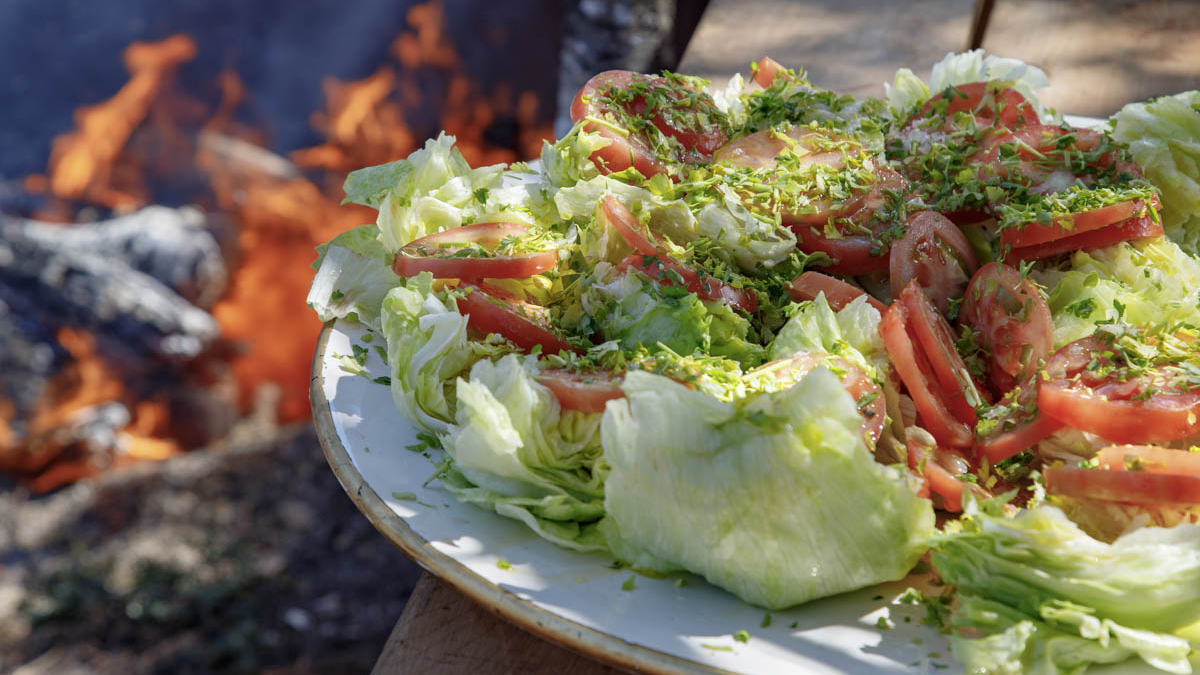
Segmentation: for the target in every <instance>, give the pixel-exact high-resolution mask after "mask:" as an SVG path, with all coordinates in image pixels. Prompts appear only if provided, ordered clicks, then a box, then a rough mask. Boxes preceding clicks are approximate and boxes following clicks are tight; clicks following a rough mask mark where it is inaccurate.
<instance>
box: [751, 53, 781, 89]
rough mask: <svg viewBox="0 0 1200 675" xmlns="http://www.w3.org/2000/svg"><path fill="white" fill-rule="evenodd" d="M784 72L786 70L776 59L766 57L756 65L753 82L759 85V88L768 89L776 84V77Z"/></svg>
mask: <svg viewBox="0 0 1200 675" xmlns="http://www.w3.org/2000/svg"><path fill="white" fill-rule="evenodd" d="M782 70H786V68H784V67H783V66H781V65H780V64H779V62H778V61H776V60H775V59H773V58H771V57H769V56H764V57H762V58H761V59H759V61H758V63H756V64H754V76H753V78H752V79H753V80H754V81H755V82H756V83H758V86H760V87H762V88H764V89H766V88H767V87H769V86H771V85H772V84H773V83H774V82H775V75H776V74H777V73H779V72H780V71H782Z"/></svg>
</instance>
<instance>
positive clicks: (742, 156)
mask: <svg viewBox="0 0 1200 675" xmlns="http://www.w3.org/2000/svg"><path fill="white" fill-rule="evenodd" d="M784 136H786V137H787V138H788V139H791V142H788V141H787V140H784V138H783V137H784ZM833 144H844V145H845V146H846V148H847V149H848V150H853V151H855V152H857V151H858V150H860V146H859V145H858V144H857V143H854V142H853V141H850V140H849V139H845V138H843V137H840V136H838V135H836V134H834V133H833V132H831V131H828V130H826V129H812V128H809V127H804V126H798V127H792V128H791V129H788V130H787V131H786V132H784V133H783V134H780V133H778V132H776V131H775V130H774V129H763V130H762V131H756V132H754V133H752V134H750V135H748V136H742V137H741V138H738V139H736V140H732V141H730V142H728V143H726V144H725V145H723V146H721V148H720V149H719V150H717V151H716V152H715V153H714V154H713V161H714V162H729V163H730V164H733V165H734V166H740V167H744V168H747V169H773V168H775V167H776V166H777V165H778V161H777V160H778V158H779V155H780V154H782V153H783V151H784V150H786V149H788V148H791V147H796V148H800V149H802V150H803V151H804V152H797V153H796V155H797V162H796V166H797V167H804V166H808V165H810V164H828V165H829V166H832V167H834V168H841V167H843V166H845V164H846V158H845V154H844V153H843V151H842V150H841V149H839V148H837V147H830V146H831V145H833ZM822 222H824V221H823V220H822Z"/></svg>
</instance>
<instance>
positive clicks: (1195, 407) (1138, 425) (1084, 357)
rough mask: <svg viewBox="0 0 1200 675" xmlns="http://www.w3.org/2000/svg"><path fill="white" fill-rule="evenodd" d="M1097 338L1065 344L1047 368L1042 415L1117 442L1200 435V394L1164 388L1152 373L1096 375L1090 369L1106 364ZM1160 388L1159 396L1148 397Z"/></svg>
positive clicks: (1103, 347)
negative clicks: (1120, 377) (1108, 377)
mask: <svg viewBox="0 0 1200 675" xmlns="http://www.w3.org/2000/svg"><path fill="white" fill-rule="evenodd" d="M1108 351H1109V347H1108V345H1107V344H1106V343H1105V342H1104V341H1103V340H1101V339H1100V338H1097V337H1095V336H1089V337H1085V338H1082V339H1079V340H1076V341H1074V342H1072V343H1070V344H1067V345H1064V346H1063V347H1062V348H1061V349H1059V350H1058V351H1057V352H1055V354H1054V356H1052V357H1051V358H1050V361H1049V362H1048V363H1047V364H1046V373H1047V374H1048V375H1049V377H1050V379H1049V380H1046V379H1043V380H1042V381H1041V383H1040V384H1039V385H1038V408H1039V409H1040V410H1041V411H1042V413H1044V414H1046V415H1048V416H1050V417H1053V418H1054V419H1056V420H1058V421H1059V422H1062V423H1063V424H1065V425H1067V426H1070V427H1074V428H1076V429H1079V430H1081V431H1086V432H1089V433H1093V434H1096V435H1097V436H1100V437H1101V438H1104V439H1106V440H1109V441H1112V442H1114V443H1167V442H1170V441H1176V440H1179V439H1182V438H1187V437H1189V436H1192V435H1194V434H1196V433H1197V432H1200V390H1197V391H1186V392H1181V391H1170V390H1166V391H1164V390H1161V388H1159V387H1157V386H1155V385H1156V384H1157V383H1156V381H1155V378H1154V377H1153V375H1152V374H1147V375H1144V376H1141V377H1137V378H1132V379H1127V380H1123V381H1117V380H1106V379H1099V378H1096V377H1094V376H1093V375H1092V374H1091V371H1089V370H1088V368H1087V366H1088V364H1089V363H1091V362H1092V361H1093V360H1099V361H1101V362H1102V363H1103V362H1105V361H1107V359H1108V357H1107V356H1105V353H1106V352H1108ZM1150 387H1155V389H1156V390H1159V391H1157V393H1151V394H1150V395H1149V396H1148V397H1145V398H1143V397H1142V394H1143V392H1145V391H1147V390H1148V389H1149V388H1150Z"/></svg>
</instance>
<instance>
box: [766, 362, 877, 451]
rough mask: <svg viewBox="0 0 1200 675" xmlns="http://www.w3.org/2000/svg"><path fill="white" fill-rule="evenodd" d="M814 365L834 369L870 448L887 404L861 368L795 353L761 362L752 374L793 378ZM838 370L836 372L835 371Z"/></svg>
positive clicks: (804, 372)
mask: <svg viewBox="0 0 1200 675" xmlns="http://www.w3.org/2000/svg"><path fill="white" fill-rule="evenodd" d="M817 366H826V367H829V368H831V369H834V374H835V375H838V378H839V379H840V380H841V381H842V388H843V389H845V390H846V393H848V394H850V397H851V398H853V399H854V401H855V403H857V404H858V406H859V410H858V411H859V414H861V415H862V416H863V418H864V421H863V424H862V432H863V434H864V435H865V437H866V439H867V445H868V446H869V447H872V448H873V447H875V444H876V443H878V442H879V437H880V436H881V435H883V425H884V422H885V421H886V419H887V402H886V400H885V399H884V397H883V391H882V390H881V389H880V388H879V385H877V384H875V383H874V382H873V381H871V378H869V377H867V374H866V373H865V372H863V369H862V368H859V367H858V366H856V365H854V364H853V363H850V362H849V361H847V360H846V359H843V358H841V357H839V356H830V355H829V354H824V353H818V352H807V353H804V354H797V355H795V356H791V357H788V358H786V359H779V360H777V361H771V362H770V363H764V364H763V365H761V366H759V367H758V368H755V369H754V370H753V371H751V372H763V371H768V372H774V373H775V374H776V375H777V376H780V375H783V374H785V373H786V374H788V375H790V376H791V377H793V378H795V379H799V378H800V377H801V376H802V375H804V374H807V373H808V372H809V371H810V370H813V369H814V368H816V367H817ZM839 370H840V371H841V373H840V374H839V373H837V372H836V371H839Z"/></svg>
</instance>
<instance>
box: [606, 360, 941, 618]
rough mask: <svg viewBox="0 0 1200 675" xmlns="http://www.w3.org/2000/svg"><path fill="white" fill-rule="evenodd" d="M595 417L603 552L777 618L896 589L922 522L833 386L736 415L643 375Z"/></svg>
mask: <svg viewBox="0 0 1200 675" xmlns="http://www.w3.org/2000/svg"><path fill="white" fill-rule="evenodd" d="M623 388H624V391H625V395H626V397H627V398H626V399H624V400H619V401H614V402H610V403H609V404H608V408H607V410H606V411H605V413H604V423H603V439H604V451H605V457H606V458H607V459H608V462H609V464H610V465H611V472H610V473H609V476H608V480H607V483H606V488H605V489H606V496H605V508H606V510H607V511H608V518H607V519H606V520H605V521H603V524H604V527H605V534H606V536H607V538H608V542H609V546H610V548H611V550H612V551H613V552H614V553H615V554H617V555H618V556H620V557H622V558H623V559H625V560H628V561H630V562H632V563H633V564H635V565H638V566H641V567H646V568H650V569H660V570H668V569H675V568H683V569H687V570H691V571H693V572H696V573H697V574H701V575H703V576H704V577H705V578H706V579H708V580H709V581H710V582H711V583H713V584H715V585H717V586H720V587H721V588H725V589H726V590H729V591H730V592H732V593H734V594H736V595H737V596H738V597H740V598H742V599H744V600H746V601H747V602H751V603H754V604H757V605H761V606H763V607H768V608H782V607H788V606H791V605H795V604H798V603H802V602H806V601H808V600H812V599H814V598H819V597H824V596H827V595H832V594H835V593H840V592H843V591H848V590H851V589H855V588H860V587H862V586H866V585H869V584H873V583H878V582H882V581H887V580H894V579H899V578H901V577H903V576H904V575H905V574H907V573H908V571H909V570H910V569H911V568H912V566H913V564H915V563H916V561H917V559H918V558H919V557H920V556H921V555H922V553H923V552H924V551H925V547H926V540H927V538H928V537H929V535H930V534H931V533H932V530H933V509H932V507H931V505H930V502H929V501H928V500H924V499H921V498H918V497H917V496H916V494H915V492H914V490H913V488H912V487H911V486H910V485H909V484H908V479H907V476H906V474H905V472H903V471H901V470H899V469H898V468H896V467H887V466H883V465H881V464H878V463H876V462H875V460H874V459H873V458H872V456H871V454H870V452H868V450H867V448H866V446H865V443H864V441H863V438H862V436H861V435H860V434H859V432H858V428H859V426H860V425H861V424H862V418H861V417H860V416H859V415H858V412H857V410H856V407H855V403H854V401H853V400H852V399H851V398H850V395H849V394H847V393H846V392H845V391H844V390H843V389H842V387H841V384H840V383H839V381H838V379H837V377H836V376H835V375H833V373H831V372H829V371H828V370H827V369H825V368H818V369H816V370H814V371H813V372H811V373H810V374H809V375H807V376H805V377H804V378H802V379H801V380H800V382H799V383H798V384H796V385H795V386H793V387H791V388H789V389H786V390H783V391H780V392H776V393H762V394H758V395H754V396H751V397H748V398H745V399H741V400H739V401H735V402H733V403H728V402H724V401H720V400H718V399H716V398H714V397H712V396H709V395H707V394H705V393H702V392H699V391H693V390H690V389H689V388H687V387H686V386H684V385H682V384H679V383H678V382H675V381H674V380H671V379H668V378H665V377H662V376H658V375H652V374H649V373H645V372H631V373H629V374H628V375H627V376H626V378H625V383H624V386H623Z"/></svg>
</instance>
